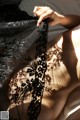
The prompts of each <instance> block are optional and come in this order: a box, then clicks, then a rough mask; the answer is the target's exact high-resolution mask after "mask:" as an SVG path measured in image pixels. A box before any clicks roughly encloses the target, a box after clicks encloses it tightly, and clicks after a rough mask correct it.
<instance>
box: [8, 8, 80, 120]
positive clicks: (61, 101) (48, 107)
mask: <svg viewBox="0 0 80 120" xmlns="http://www.w3.org/2000/svg"><path fill="white" fill-rule="evenodd" d="M47 10H48V11H49V12H48V11H47ZM46 12H47V13H46ZM34 14H35V15H36V16H38V17H39V20H38V23H37V26H39V25H40V24H41V22H42V21H43V20H44V19H45V18H49V20H50V21H49V24H50V25H57V24H61V25H63V26H65V27H67V28H72V27H74V26H76V25H78V24H80V21H78V23H76V22H75V21H76V20H77V19H78V18H79V19H80V16H72V17H71V16H64V15H60V14H59V13H57V12H54V11H53V10H51V9H50V8H49V7H35V8H34ZM75 17H76V18H75ZM73 18H75V19H73ZM72 21H73V22H72ZM74 23H75V24H74ZM71 32H72V31H68V32H66V33H64V35H63V36H64V38H65V37H66V38H67V39H68V38H69V37H68V35H71ZM76 32H78V31H76ZM63 36H62V37H63ZM60 40H61V39H60ZM63 41H64V42H63V43H65V40H63ZM77 41H78V43H77V44H76V39H75V38H74V37H72V39H71V42H72V45H73V47H74V50H75V49H76V48H77V47H78V46H80V42H79V41H80V39H77ZM63 43H62V44H63ZM61 47H62V48H63V47H64V45H61ZM67 49H68V48H67ZM72 55H73V51H72ZM74 56H75V55H74ZM66 57H68V54H67V56H66ZM76 58H77V59H76V63H75V65H74V61H73V64H72V61H68V63H69V66H70V67H69V66H67V63H66V62H65V63H64V64H65V66H66V67H67V69H69V71H68V72H69V73H68V74H70V76H71V82H70V83H69V84H68V85H67V86H66V87H64V88H62V89H61V90H59V91H56V92H55V91H52V92H51V93H44V97H43V101H42V106H41V113H40V115H39V117H38V120H55V119H57V117H58V116H59V114H60V113H61V111H62V110H63V108H64V106H65V104H66V101H67V99H68V97H69V95H70V93H71V92H72V91H73V90H75V88H77V87H80V82H79V81H78V79H80V77H79V74H80V73H78V72H79V67H78V62H79V61H80V57H79V54H77V52H76ZM64 61H65V60H64ZM73 65H74V66H73ZM73 68H77V69H76V70H73ZM71 71H72V72H71ZM73 72H74V74H73ZM73 76H74V77H73ZM28 105H29V103H28V101H26V103H25V104H24V105H20V106H18V108H19V112H20V115H21V117H22V119H23V120H25V119H26V111H27V107H28ZM22 108H24V110H23V109H22ZM10 112H11V113H12V115H14V116H15V117H18V116H17V112H15V107H14V108H13V109H11V111H10ZM23 113H24V115H22V114H23ZM58 120H59V119H58Z"/></svg>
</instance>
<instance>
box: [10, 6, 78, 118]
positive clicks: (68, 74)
mask: <svg viewBox="0 0 80 120" xmlns="http://www.w3.org/2000/svg"><path fill="white" fill-rule="evenodd" d="M33 12H34V15H35V16H37V17H38V18H39V19H38V22H37V26H38V27H39V26H40V24H41V23H42V21H43V20H44V19H46V18H49V24H50V25H51V26H53V25H57V24H60V25H62V26H64V27H66V28H69V29H70V30H69V31H67V32H65V33H63V34H62V36H58V37H57V38H56V40H55V41H57V42H55V44H54V40H53V41H50V42H49V43H48V45H47V71H46V73H45V88H44V93H43V98H42V106H41V112H40V114H39V117H38V120H42V119H44V120H55V119H58V120H59V117H58V116H59V115H60V113H61V111H62V110H63V108H64V106H65V104H66V101H67V99H68V96H69V95H70V93H71V92H72V91H73V90H74V89H75V88H76V87H78V86H80V82H78V80H79V74H80V73H79V59H80V58H79V54H78V53H77V48H79V46H80V42H79V38H80V36H78V38H77V41H76V39H75V37H74V33H76V34H77V33H78V32H79V29H77V30H76V29H74V30H73V29H72V28H74V27H75V26H77V25H79V24H80V16H75V15H61V14H59V13H57V12H54V11H53V10H52V9H50V8H49V7H40V6H37V7H35V8H34V11H33ZM34 48H35V45H33V46H32V47H31V48H30V49H29V50H28V52H27V53H26V54H27V56H28V55H29V56H32V53H33V54H35V52H33V50H34ZM33 56H34V55H33ZM27 68H28V66H26V67H25V68H24V69H22V70H20V71H19V72H18V73H17V74H16V75H15V77H14V78H12V80H11V82H12V81H13V84H12V85H11V84H10V88H11V90H12V91H14V87H15V84H16V83H17V86H18V84H20V80H21V79H24V81H25V80H26V79H27V78H26V76H25V75H24V74H25V70H26V69H27ZM76 68H77V70H76ZM19 75H20V76H19ZM23 76H24V77H23ZM16 79H17V80H18V82H16ZM55 90H56V91H55ZM14 92H15V91H14ZM9 93H10V94H11V96H12V93H11V91H9ZM64 93H65V94H64ZM27 96H28V97H26V99H25V101H24V104H23V105H19V106H18V108H19V112H20V113H23V114H24V116H20V117H21V118H22V119H24V120H25V119H27V117H26V111H27V107H28V104H29V101H30V99H31V98H30V95H27ZM14 106H15V105H14ZM45 110H46V112H45ZM10 112H11V113H15V107H13V108H12V107H11V108H10ZM15 114H16V113H15ZM66 114H67V113H66ZM15 116H17V118H18V115H15ZM79 118H80V116H79ZM62 119H66V118H61V120H62Z"/></svg>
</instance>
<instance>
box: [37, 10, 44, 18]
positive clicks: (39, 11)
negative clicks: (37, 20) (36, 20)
mask: <svg viewBox="0 0 80 120" xmlns="http://www.w3.org/2000/svg"><path fill="white" fill-rule="evenodd" d="M45 13H46V11H45V10H44V9H40V10H38V11H37V12H36V16H38V17H40V16H41V15H42V14H45Z"/></svg>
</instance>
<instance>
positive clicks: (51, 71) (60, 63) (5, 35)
mask: <svg viewBox="0 0 80 120" xmlns="http://www.w3.org/2000/svg"><path fill="white" fill-rule="evenodd" d="M8 8H9V6H8ZM13 8H14V7H11V6H10V10H11V9H12V10H11V11H12V12H11V13H9V10H7V8H6V10H7V11H8V12H7V14H6V17H5V15H3V14H2V12H1V13H0V14H1V15H2V17H1V22H2V21H3V20H4V22H3V23H1V25H0V39H1V40H0V45H1V47H0V48H1V50H0V55H1V59H0V68H2V70H1V71H0V72H1V73H0V75H1V81H0V82H1V85H0V87H2V86H4V84H6V83H7V81H8V83H7V85H9V87H8V97H9V99H10V102H11V104H10V106H9V107H8V110H10V113H11V116H12V119H14V120H15V119H18V120H19V116H18V112H19V111H18V112H17V108H16V106H17V105H18V106H20V109H19V110H20V113H23V111H24V113H25V114H24V116H21V117H22V119H24V120H25V119H27V117H26V113H27V108H28V106H29V103H30V101H31V100H32V96H31V92H27V93H26V92H25V94H24V96H23V94H22V98H20V99H18V101H17V105H16V104H15V100H17V98H18V96H19V95H21V93H22V92H23V90H25V89H24V87H25V85H26V80H27V82H28V81H30V80H31V79H32V75H34V70H33V69H29V68H30V67H31V66H32V68H33V67H34V66H35V67H36V66H37V65H36V59H35V55H36V40H37V38H38V37H39V33H38V28H37V27H36V22H37V20H34V19H33V18H32V17H30V16H28V15H26V13H25V12H21V11H18V10H19V9H16V12H14V10H13ZM1 9H2V10H3V11H4V9H3V8H1ZM6 10H5V11H6ZM4 13H5V12H4ZM18 13H19V14H18ZM13 14H15V15H13ZM17 15H19V16H17ZM9 16H10V17H9ZM13 16H16V17H13ZM25 16H26V17H25ZM19 18H20V20H19V21H17V20H18V19H19ZM23 19H24V21H23ZM26 19H29V21H28V20H26ZM5 21H7V23H5ZM11 21H13V22H11ZM24 29H25V30H24ZM31 31H32V32H31ZM35 38H36V39H35ZM56 42H57V41H55V42H54V40H53V41H50V42H49V43H48V44H47V52H46V62H47V71H46V73H45V77H44V81H45V86H44V89H43V91H44V94H49V95H50V97H49V100H51V101H52V100H53V98H51V97H52V93H53V91H54V90H59V89H61V88H63V87H66V86H67V85H68V83H69V82H70V80H71V76H70V73H69V71H68V69H67V68H66V66H65V64H64V61H66V60H68V63H69V64H70V61H69V60H70V59H65V60H64V58H66V57H68V55H69V57H70V55H71V54H69V53H72V56H71V58H72V57H73V58H74V59H73V66H71V68H70V69H71V70H73V71H72V73H71V75H72V74H73V72H74V73H75V70H74V67H75V65H74V64H76V61H77V59H76V56H75V52H74V48H73V47H70V46H72V43H71V42H70V41H69V40H68V41H65V42H66V44H67V46H68V47H69V48H67V49H66V51H65V50H63V49H61V48H60V47H59V46H58V44H55V43H56ZM68 43H69V45H70V46H69V45H68ZM44 45H45V43H44ZM64 46H65V44H64ZM65 47H66V46H65ZM65 47H64V48H65ZM37 50H38V47H37ZM70 51H71V52H70ZM23 53H24V54H23ZM63 53H64V55H65V57H64V56H63ZM66 54H67V56H66ZM63 57H64V58H63ZM43 60H44V58H43ZM39 64H41V61H39ZM43 66H44V64H43ZM41 70H42V69H40V71H41ZM27 71H28V72H27ZM3 73H4V74H3ZM40 76H41V74H39V76H38V77H40ZM73 77H74V76H73ZM8 78H9V80H8ZM16 93H17V96H15V95H16ZM14 96H15V97H14ZM23 98H24V100H23ZM22 101H23V102H22ZM45 101H46V98H45V95H43V100H42V105H43V104H44V105H45ZM48 102H49V101H48ZM24 103H27V105H25V104H24ZM54 103H55V100H53V102H51V103H50V104H54ZM22 107H24V110H23V109H22ZM42 108H43V107H42ZM46 110H47V109H46ZM14 114H15V115H14Z"/></svg>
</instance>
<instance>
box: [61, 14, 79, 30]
mask: <svg viewBox="0 0 80 120" xmlns="http://www.w3.org/2000/svg"><path fill="white" fill-rule="evenodd" d="M79 24H80V16H77V15H66V16H64V17H62V20H61V22H60V25H62V26H64V27H66V28H73V27H75V26H77V25H79Z"/></svg>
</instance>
